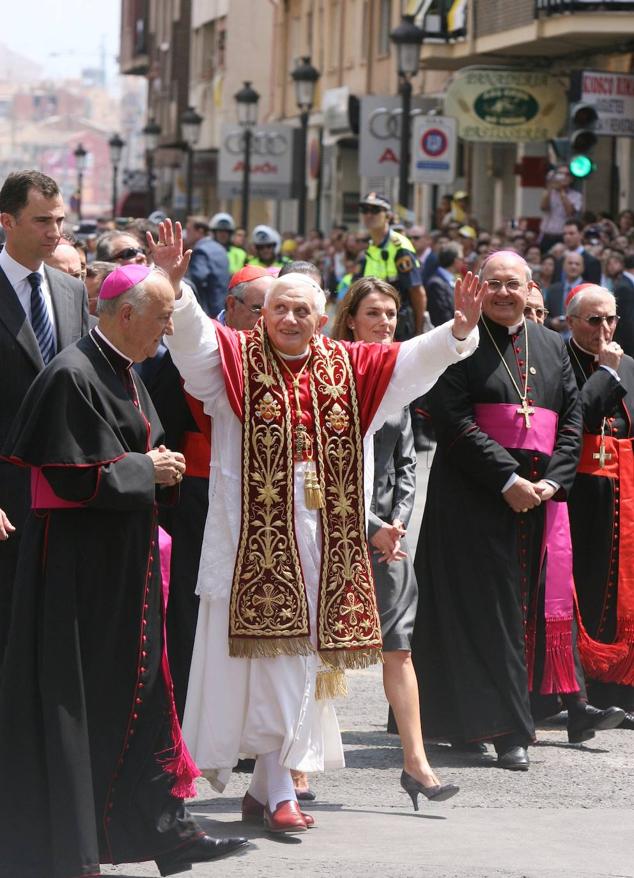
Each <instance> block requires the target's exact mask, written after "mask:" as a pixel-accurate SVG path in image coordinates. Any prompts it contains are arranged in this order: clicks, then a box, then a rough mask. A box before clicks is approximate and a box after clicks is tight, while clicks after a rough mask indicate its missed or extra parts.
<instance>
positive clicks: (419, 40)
mask: <svg viewBox="0 0 634 878" xmlns="http://www.w3.org/2000/svg"><path fill="white" fill-rule="evenodd" d="M390 40H391V41H392V42H393V43H394V45H395V46H396V64H397V71H398V76H399V84H400V89H399V91H400V94H401V101H402V103H401V166H400V169H399V182H398V200H399V203H400V204H401V206H402V207H404V208H408V207H409V186H408V181H409V165H410V140H411V117H410V111H411V104H412V78H413V77H414V76H416V74H417V73H418V70H419V67H420V47H421V46H422V44H423V31H422V30H421V28H419V27H418V26H417V25H416V24H414V16H413V15H403V16H402V18H401V23H400V24H399V26H398V27H395V28H394V30H393V31H392V32H391V33H390Z"/></svg>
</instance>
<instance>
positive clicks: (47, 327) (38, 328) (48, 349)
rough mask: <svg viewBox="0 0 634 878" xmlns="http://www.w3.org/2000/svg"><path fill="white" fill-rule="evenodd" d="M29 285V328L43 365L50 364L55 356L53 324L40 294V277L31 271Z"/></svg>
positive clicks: (41, 293) (28, 278)
mask: <svg viewBox="0 0 634 878" xmlns="http://www.w3.org/2000/svg"><path fill="white" fill-rule="evenodd" d="M27 280H28V282H29V283H30V284H31V327H32V329H33V332H34V333H35V337H36V339H37V343H38V345H39V346H40V351H41V352H42V359H43V360H44V364H45V365H46V364H47V363H50V361H51V360H52V359H53V357H54V356H55V336H54V335H53V324H52V323H51V318H50V317H49V316H48V309H47V307H46V302H45V301H44V294H43V292H42V277H41V275H40V273H39V272H37V271H33V272H31V274H30V275H28V277H27Z"/></svg>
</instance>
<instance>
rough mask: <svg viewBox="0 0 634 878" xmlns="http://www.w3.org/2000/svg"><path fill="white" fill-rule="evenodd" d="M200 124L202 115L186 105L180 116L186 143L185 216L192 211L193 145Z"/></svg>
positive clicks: (197, 136) (198, 135)
mask: <svg viewBox="0 0 634 878" xmlns="http://www.w3.org/2000/svg"><path fill="white" fill-rule="evenodd" d="M202 124H203V117H202V116H201V115H200V114H199V113H197V112H196V110H195V109H194V108H193V107H187V109H186V110H185V112H184V113H183V115H182V116H181V131H182V133H183V140H184V142H185V144H186V145H187V202H186V213H187V216H189V215H190V214H191V212H192V204H193V194H194V147H195V146H196V144H197V143H198V138H199V137H200V128H201V126H202Z"/></svg>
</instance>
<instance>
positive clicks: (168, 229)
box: [146, 219, 192, 299]
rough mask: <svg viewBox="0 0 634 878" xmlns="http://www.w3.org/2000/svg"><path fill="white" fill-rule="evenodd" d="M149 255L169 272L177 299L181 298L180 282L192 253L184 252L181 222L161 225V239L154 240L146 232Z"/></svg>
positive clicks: (166, 222)
mask: <svg viewBox="0 0 634 878" xmlns="http://www.w3.org/2000/svg"><path fill="white" fill-rule="evenodd" d="M146 239H147V246H148V253H149V254H150V256H151V257H152V260H153V261H154V264H155V265H157V266H158V267H159V268H162V269H163V271H165V272H167V274H168V275H169V279H170V280H171V282H172V286H173V287H174V292H175V293H176V298H177V299H178V298H180V290H179V287H180V282H181V281H182V279H183V278H184V277H185V274H186V272H187V269H188V267H189V260H190V259H191V255H192V251H191V250H186V251H185V252H183V227H182V226H181V224H180V223H179V222H176V223H174V225H172V221H171V219H166V220H165V221H164V222H162V223H159V239H158V242H157V241H155V240H154V237H153V235H152V233H151V232H146Z"/></svg>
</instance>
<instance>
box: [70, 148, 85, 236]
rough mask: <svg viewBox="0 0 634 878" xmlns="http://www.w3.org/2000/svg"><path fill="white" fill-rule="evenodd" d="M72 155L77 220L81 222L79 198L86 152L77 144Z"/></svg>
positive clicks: (82, 184) (82, 183)
mask: <svg viewBox="0 0 634 878" xmlns="http://www.w3.org/2000/svg"><path fill="white" fill-rule="evenodd" d="M73 155H74V156H75V168H76V169H77V219H78V220H79V221H81V197H82V189H83V186H84V171H85V170H86V156H87V155H88V152H87V151H86V150H85V149H84V147H83V146H82V145H81V143H78V144H77V147H76V148H75V150H74V151H73Z"/></svg>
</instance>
